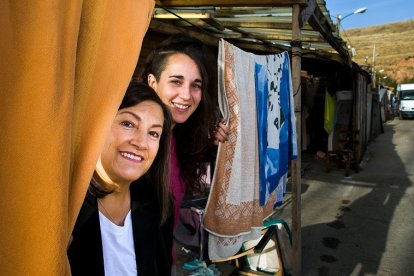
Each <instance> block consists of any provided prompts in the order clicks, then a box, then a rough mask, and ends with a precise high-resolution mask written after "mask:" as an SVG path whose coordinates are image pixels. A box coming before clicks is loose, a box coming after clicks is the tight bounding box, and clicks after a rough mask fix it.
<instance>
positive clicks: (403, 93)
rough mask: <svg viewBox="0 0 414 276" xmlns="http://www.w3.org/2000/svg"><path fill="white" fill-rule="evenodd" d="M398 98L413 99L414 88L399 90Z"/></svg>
mask: <svg viewBox="0 0 414 276" xmlns="http://www.w3.org/2000/svg"><path fill="white" fill-rule="evenodd" d="M400 100H414V90H403V91H401V96H400Z"/></svg>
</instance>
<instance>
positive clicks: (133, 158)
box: [121, 152, 142, 161]
mask: <svg viewBox="0 0 414 276" xmlns="http://www.w3.org/2000/svg"><path fill="white" fill-rule="evenodd" d="M121 155H122V156H124V157H126V158H129V159H132V160H137V161H141V160H142V158H141V157H139V156H136V155H133V154H130V153H126V152H123V153H121Z"/></svg>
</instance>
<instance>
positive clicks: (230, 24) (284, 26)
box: [176, 19, 313, 31]
mask: <svg viewBox="0 0 414 276" xmlns="http://www.w3.org/2000/svg"><path fill="white" fill-rule="evenodd" d="M189 21H191V23H193V24H194V25H197V26H199V27H202V28H203V27H204V28H205V27H208V26H210V25H211V24H209V22H207V21H205V20H203V21H202V20H194V19H191V20H189ZM214 21H215V22H216V23H218V24H220V26H222V27H223V28H258V29H275V30H292V24H291V23H274V22H237V21H223V20H214ZM176 25H177V26H183V27H184V26H185V27H188V26H189V25H190V24H188V23H187V22H185V21H181V20H180V21H177V22H176ZM302 30H306V31H313V29H312V28H311V26H310V25H306V26H304V27H303V28H302Z"/></svg>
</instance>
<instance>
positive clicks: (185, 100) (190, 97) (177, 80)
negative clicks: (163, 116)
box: [148, 53, 203, 123]
mask: <svg viewBox="0 0 414 276" xmlns="http://www.w3.org/2000/svg"><path fill="white" fill-rule="evenodd" d="M202 82H203V79H202V77H201V73H200V70H199V68H198V66H197V64H196V63H195V62H194V61H193V60H192V59H191V58H190V57H189V56H187V55H185V54H181V53H178V54H173V55H171V56H170V57H168V60H167V62H166V65H165V69H164V71H162V72H161V75H160V77H159V80H158V81H157V80H156V78H155V76H154V75H153V74H149V75H148V84H149V85H150V86H151V87H152V88H154V90H155V91H156V92H157V94H158V96H159V97H160V98H161V99H162V101H163V102H164V103H165V104H166V105H167V107H168V108H169V110H170V111H171V114H172V117H173V121H174V123H184V122H185V121H187V119H188V118H189V117H190V116H191V114H193V113H194V111H195V110H196V109H197V107H198V105H199V104H200V101H201V96H202Z"/></svg>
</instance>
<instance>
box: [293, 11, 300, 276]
mask: <svg viewBox="0 0 414 276" xmlns="http://www.w3.org/2000/svg"><path fill="white" fill-rule="evenodd" d="M299 16H300V6H299V5H298V4H294V5H293V6H292V85H293V93H294V101H295V115H296V133H297V147H298V157H297V159H296V160H293V161H292V162H291V165H292V166H291V167H292V172H291V175H292V246H293V271H292V272H293V276H300V275H301V274H302V257H301V255H302V243H301V119H302V118H301V115H302V114H301V112H302V107H301V86H300V75H301V74H300V72H301V53H302V52H301V33H300V26H299Z"/></svg>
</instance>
